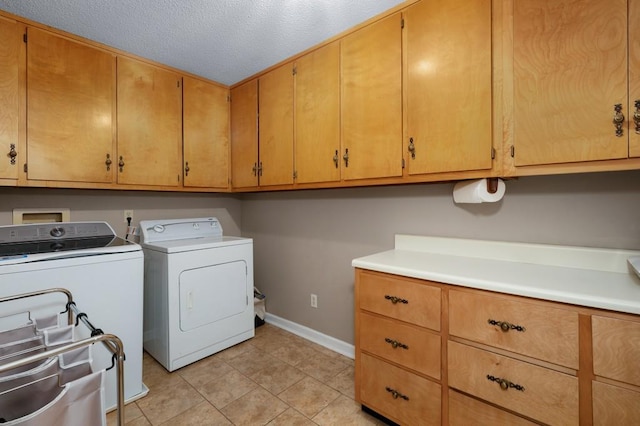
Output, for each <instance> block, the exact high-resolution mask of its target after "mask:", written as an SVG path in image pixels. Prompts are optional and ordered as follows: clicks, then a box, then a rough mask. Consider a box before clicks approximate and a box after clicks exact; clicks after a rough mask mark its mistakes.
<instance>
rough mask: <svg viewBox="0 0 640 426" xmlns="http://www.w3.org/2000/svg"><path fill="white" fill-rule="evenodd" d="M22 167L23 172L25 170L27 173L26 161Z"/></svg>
mask: <svg viewBox="0 0 640 426" xmlns="http://www.w3.org/2000/svg"><path fill="white" fill-rule="evenodd" d="M23 169H24V172H25V173H27V169H28V167H27V163H24V167H23Z"/></svg>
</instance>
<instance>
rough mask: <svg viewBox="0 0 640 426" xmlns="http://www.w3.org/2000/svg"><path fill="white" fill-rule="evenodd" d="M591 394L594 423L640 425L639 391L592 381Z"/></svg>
mask: <svg viewBox="0 0 640 426" xmlns="http://www.w3.org/2000/svg"><path fill="white" fill-rule="evenodd" d="M636 367H637V364H636ZM592 394H593V424H594V425H611V426H613V425H640V391H634V390H630V389H625V388H622V387H619V386H614V385H610V384H606V383H601V382H593V387H592Z"/></svg>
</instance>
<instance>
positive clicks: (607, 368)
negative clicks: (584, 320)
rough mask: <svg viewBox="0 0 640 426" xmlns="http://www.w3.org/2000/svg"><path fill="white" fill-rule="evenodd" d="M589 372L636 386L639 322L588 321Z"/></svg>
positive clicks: (639, 356) (639, 374)
mask: <svg viewBox="0 0 640 426" xmlns="http://www.w3.org/2000/svg"><path fill="white" fill-rule="evenodd" d="M591 327H592V330H593V372H594V374H595V375H596V376H602V377H607V378H610V379H614V380H619V381H621V382H625V383H631V384H633V385H636V386H640V368H638V366H639V363H640V322H632V321H625V320H620V319H615V318H605V317H599V316H595V315H594V316H593V317H591Z"/></svg>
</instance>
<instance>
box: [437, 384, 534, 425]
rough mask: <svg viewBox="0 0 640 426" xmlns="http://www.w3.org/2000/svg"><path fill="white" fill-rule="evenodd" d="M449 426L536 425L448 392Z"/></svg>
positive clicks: (475, 400) (453, 392)
mask: <svg viewBox="0 0 640 426" xmlns="http://www.w3.org/2000/svg"><path fill="white" fill-rule="evenodd" d="M449 425H450V426H469V425H474V426H496V425H509V426H534V425H536V423H533V422H530V421H529V420H526V419H523V418H522V417H518V416H516V415H513V414H511V413H508V412H506V411H503V410H501V409H499V408H496V407H494V406H493V405H489V404H485V403H484V402H481V401H478V400H477V399H473V398H469V397H468V396H465V395H463V394H461V393H458V392H456V391H453V390H449Z"/></svg>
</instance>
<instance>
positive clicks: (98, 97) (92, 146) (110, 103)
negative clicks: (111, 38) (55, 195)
mask: <svg viewBox="0 0 640 426" xmlns="http://www.w3.org/2000/svg"><path fill="white" fill-rule="evenodd" d="M114 76H115V57H114V56H113V55H112V54H111V53H108V52H106V51H103V50H99V49H96V48H94V47H91V46H88V45H85V44H82V43H79V42H76V41H73V40H70V39H68V38H65V37H62V36H59V35H56V34H53V33H50V32H48V31H44V30H40V29H37V28H32V27H29V28H28V29H27V165H28V171H27V179H29V180H44V181H71V182H96V183H111V182H112V181H113V170H114V167H115V164H116V163H117V161H115V158H114V157H115V156H114V138H113V134H114V121H113V117H114V94H115V92H114V89H115V79H114ZM109 161H111V165H109V164H108V163H109Z"/></svg>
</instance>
